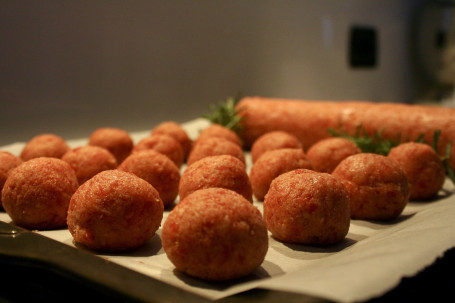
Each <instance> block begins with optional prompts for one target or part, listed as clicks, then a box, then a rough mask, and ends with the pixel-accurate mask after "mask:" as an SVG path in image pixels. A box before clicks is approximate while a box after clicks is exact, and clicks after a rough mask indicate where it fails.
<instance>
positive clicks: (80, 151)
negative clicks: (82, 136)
mask: <svg viewBox="0 0 455 303" xmlns="http://www.w3.org/2000/svg"><path fill="white" fill-rule="evenodd" d="M62 160H63V161H65V162H67V163H68V164H69V165H71V167H72V168H73V169H74V171H75V172H76V176H77V180H78V181H79V184H82V183H84V182H85V181H87V180H88V179H90V178H91V177H93V176H94V175H96V174H97V173H99V172H102V171H104V170H109V169H114V168H117V160H116V159H115V157H114V155H113V154H112V153H111V152H110V151H108V150H107V149H105V148H102V147H99V146H92V145H85V146H80V147H76V148H74V149H72V150H70V151H68V152H67V153H66V154H64V155H63V157H62Z"/></svg>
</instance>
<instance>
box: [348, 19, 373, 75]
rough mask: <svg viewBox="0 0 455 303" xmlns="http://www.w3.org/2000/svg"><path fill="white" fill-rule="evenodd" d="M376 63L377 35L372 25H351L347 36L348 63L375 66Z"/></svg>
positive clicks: (360, 66) (356, 66)
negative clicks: (348, 36)
mask: <svg viewBox="0 0 455 303" xmlns="http://www.w3.org/2000/svg"><path fill="white" fill-rule="evenodd" d="M377 64H378V35H377V32H376V29H375V28H374V27H372V26H371V27H369V26H353V27H351V30H350V38H349V65H350V66H351V67H353V68H375V67H376V66H377Z"/></svg>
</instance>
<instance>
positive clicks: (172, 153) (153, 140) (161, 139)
mask: <svg viewBox="0 0 455 303" xmlns="http://www.w3.org/2000/svg"><path fill="white" fill-rule="evenodd" d="M150 149H152V150H155V151H157V152H160V153H162V154H163V155H165V156H167V157H169V159H171V160H172V161H173V162H174V163H175V165H177V167H179V168H180V167H181V166H182V164H183V162H184V160H185V153H184V151H183V148H182V146H181V145H180V143H179V142H178V141H177V140H175V139H174V138H172V137H171V136H169V135H160V134H155V135H150V136H148V137H145V138H144V139H142V140H140V141H139V142H138V143H137V144H136V145H135V146H134V148H133V152H137V151H142V150H150Z"/></svg>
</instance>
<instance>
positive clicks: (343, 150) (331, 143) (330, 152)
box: [306, 137, 362, 173]
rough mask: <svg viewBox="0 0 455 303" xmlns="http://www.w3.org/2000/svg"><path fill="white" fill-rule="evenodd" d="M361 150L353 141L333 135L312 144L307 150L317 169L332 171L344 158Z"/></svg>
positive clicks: (324, 171)
mask: <svg viewBox="0 0 455 303" xmlns="http://www.w3.org/2000/svg"><path fill="white" fill-rule="evenodd" d="M361 152H362V151H361V150H360V148H358V147H357V145H355V144H354V143H353V142H352V141H350V140H348V139H346V138H338V137H333V138H327V139H323V140H321V141H318V142H317V143H315V144H314V145H312V146H311V147H310V148H309V149H308V151H307V152H306V156H307V158H308V160H310V163H311V166H312V167H313V169H314V170H315V171H319V172H323V173H332V172H333V170H334V169H335V168H336V167H337V166H338V164H339V163H340V162H341V161H342V160H344V159H345V158H347V157H348V156H351V155H355V154H359V153H361Z"/></svg>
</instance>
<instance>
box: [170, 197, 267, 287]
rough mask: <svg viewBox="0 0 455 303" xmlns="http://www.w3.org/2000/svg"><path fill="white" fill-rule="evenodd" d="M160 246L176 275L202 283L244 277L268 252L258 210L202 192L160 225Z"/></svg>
mask: <svg viewBox="0 0 455 303" xmlns="http://www.w3.org/2000/svg"><path fill="white" fill-rule="evenodd" d="M161 240H162V244H163V249H164V251H165V252H166V255H167V257H168V258H169V260H170V261H171V262H172V263H173V264H174V265H175V267H176V268H177V270H179V271H182V272H184V273H186V274H188V275H190V276H193V277H197V278H200V279H203V280H214V281H223V280H230V279H236V278H240V277H243V276H246V275H248V274H250V273H251V272H252V271H254V270H255V269H256V268H257V267H259V266H260V265H261V264H262V262H263V261H264V258H265V255H266V253H267V250H268V235H267V229H266V227H265V224H264V220H263V218H262V215H261V213H260V212H259V210H258V209H257V208H256V207H255V206H253V205H252V204H251V203H249V201H247V200H246V199H245V198H243V197H242V196H241V195H239V194H237V193H235V192H233V191H231V190H228V189H224V188H209V189H201V190H198V191H196V192H194V193H192V194H191V195H189V196H187V197H186V198H185V199H184V200H182V201H181V202H180V203H178V204H177V206H176V207H175V208H174V209H173V210H172V211H171V212H170V214H169V216H168V218H167V219H166V221H165V222H164V225H163V230H162V233H161Z"/></svg>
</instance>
